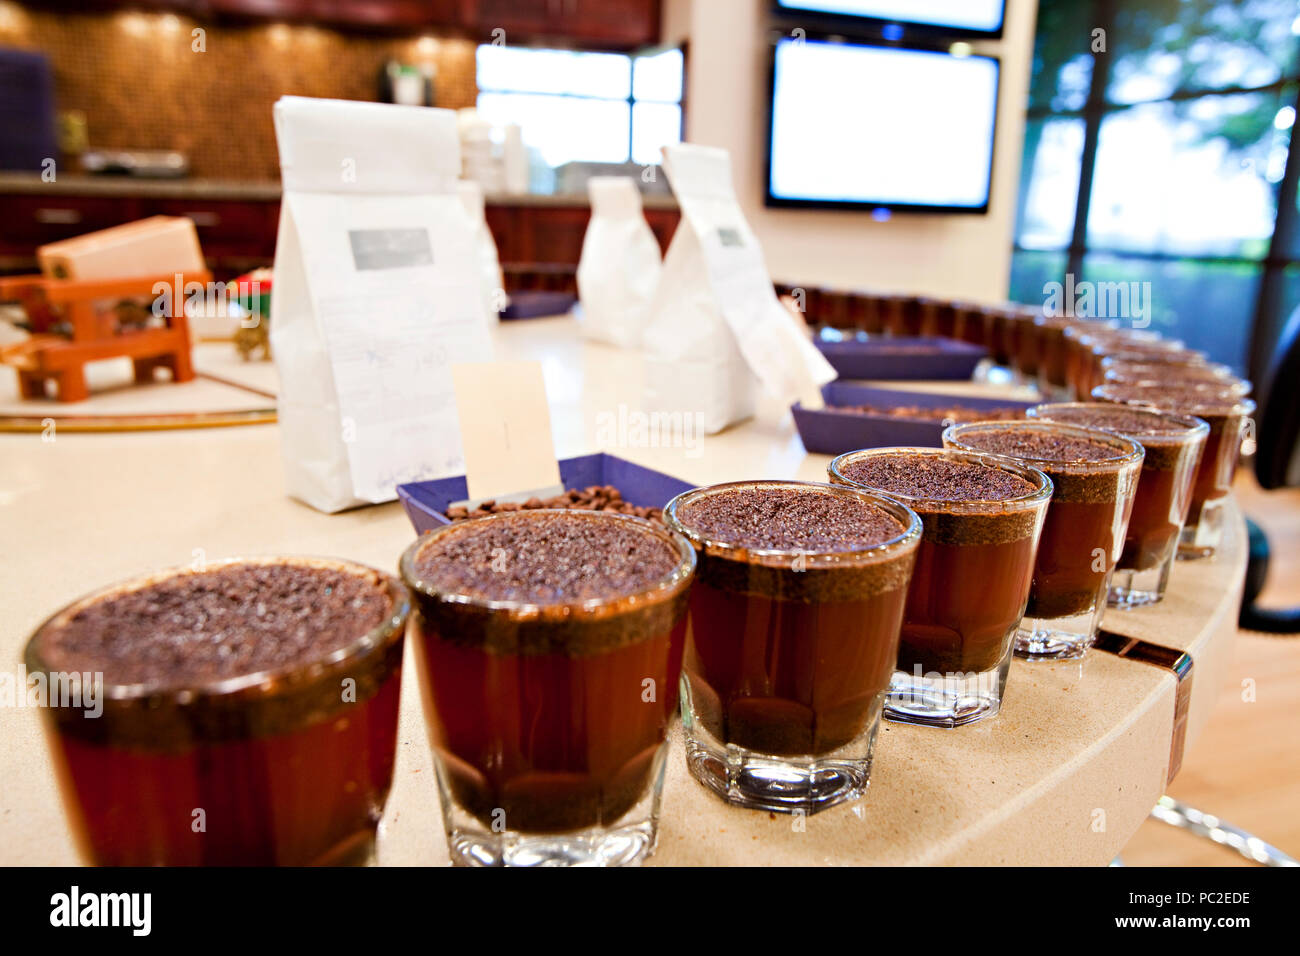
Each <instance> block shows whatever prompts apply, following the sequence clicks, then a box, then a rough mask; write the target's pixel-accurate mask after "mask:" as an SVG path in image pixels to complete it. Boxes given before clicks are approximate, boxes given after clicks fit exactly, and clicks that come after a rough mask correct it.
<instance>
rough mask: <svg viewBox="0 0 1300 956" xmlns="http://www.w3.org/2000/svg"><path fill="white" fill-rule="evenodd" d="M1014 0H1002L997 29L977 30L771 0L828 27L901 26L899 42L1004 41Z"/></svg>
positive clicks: (875, 29) (791, 15)
mask: <svg viewBox="0 0 1300 956" xmlns="http://www.w3.org/2000/svg"><path fill="white" fill-rule="evenodd" d="M1011 2H1012V0H1002V21H1001V22H1000V23H999V24H998V27H997V29H996V30H974V29H971V28H970V27H958V26H946V25H944V24H942V23H922V22H918V21H916V20H890V19H887V18H884V17H867V16H858V15H856V14H852V13H837V12H834V11H830V10H801V9H798V8H795V7H787V6H785V5H784V4H783V3H782V2H781V0H771V4H772V15H773V16H776V17H779V18H781V19H782V20H786V21H793V20H807V21H809V22H811V23H814V24H815V25H818V26H821V27H824V28H833V27H839V28H842V29H847V30H856V31H871V33H872V34H874V35H881V34H882V33H883V31H884V30H885V28H886V27H898V28H900V29H901V30H902V31H903V36H902V37H901V38H900V41H899V42H903V43H911V42H913V41H914V40H933V39H939V38H943V39H953V40H964V39H973V40H1000V39H1002V35H1003V32H1004V31H1005V30H1006V26H1007V6H1008V5H1009V4H1010V3H1011Z"/></svg>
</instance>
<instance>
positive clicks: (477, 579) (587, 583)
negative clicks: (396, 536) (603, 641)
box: [414, 511, 680, 605]
mask: <svg viewBox="0 0 1300 956" xmlns="http://www.w3.org/2000/svg"><path fill="white" fill-rule="evenodd" d="M679 561H680V557H679V555H678V554H677V552H676V550H675V549H674V548H673V547H672V546H671V545H670V544H669V543H668V542H667V541H665V540H664V539H663V538H662V537H660V535H658V534H656V533H654V532H653V531H651V530H650V528H648V527H646V526H645V525H642V524H641V523H640V522H638V521H633V520H627V521H621V520H608V521H607V520H592V519H590V518H587V517H583V516H582V515H581V514H580V513H565V512H554V511H549V512H540V511H538V512H517V513H515V514H514V515H513V516H512V517H510V518H508V519H505V520H499V519H498V520H488V521H479V520H471V521H465V522H463V523H461V524H459V525H456V526H455V527H454V528H453V529H452V530H449V531H446V532H443V533H441V534H438V535H434V536H432V537H431V538H430V539H429V540H428V541H427V542H426V543H425V544H424V546H423V547H421V548H420V549H419V551H418V552H417V553H416V556H415V562H414V563H415V570H416V572H417V573H418V574H419V575H420V577H421V578H422V579H423V580H424V581H425V582H426V583H428V584H429V585H430V586H431V587H433V588H434V589H436V590H438V591H441V592H443V593H444V594H461V595H465V596H467V597H470V598H473V599H476V600H481V601H506V602H511V603H516V604H536V605H554V604H577V603H582V602H585V601H593V600H611V599H617V598H622V597H627V596H628V595H631V594H635V593H637V592H638V591H644V590H645V589H647V588H649V587H651V586H652V585H654V584H655V583H656V582H658V581H661V580H663V579H664V578H665V577H667V576H668V575H669V574H671V573H672V571H673V568H675V567H676V566H677V564H678V562H679Z"/></svg>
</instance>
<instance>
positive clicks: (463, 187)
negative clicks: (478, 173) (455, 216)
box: [457, 179, 506, 326]
mask: <svg viewBox="0 0 1300 956" xmlns="http://www.w3.org/2000/svg"><path fill="white" fill-rule="evenodd" d="M457 188H458V190H459V192H460V200H461V203H462V204H463V205H464V206H465V215H467V216H469V222H470V226H471V227H472V228H473V230H474V246H475V249H476V251H477V253H478V282H479V297H480V298H481V299H482V300H483V315H484V318H485V319H486V321H487V324H488V325H489V326H493V325H496V324H497V322H499V321H500V319H501V310H502V309H504V308H505V305H506V302H505V299H506V292H505V287H506V280H505V275H504V274H503V273H502V271H501V260H500V259H498V258H497V243H496V240H495V239H493V238H492V230H491V229H489V228H488V224H487V207H486V204H485V202H484V199H483V187H482V186H480V185H479V184H478V183H476V182H472V181H470V180H468V179H462V180H461V181H460V182H459V183H457Z"/></svg>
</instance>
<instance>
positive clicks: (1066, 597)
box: [943, 421, 1143, 661]
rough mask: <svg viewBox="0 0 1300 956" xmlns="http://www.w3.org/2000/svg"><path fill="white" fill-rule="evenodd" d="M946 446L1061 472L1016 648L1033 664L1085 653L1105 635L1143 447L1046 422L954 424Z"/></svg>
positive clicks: (1057, 474) (1053, 476) (1106, 434)
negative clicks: (1101, 630) (1112, 584)
mask: <svg viewBox="0 0 1300 956" xmlns="http://www.w3.org/2000/svg"><path fill="white" fill-rule="evenodd" d="M943 444H944V447H946V448H958V449H961V450H962V451H973V452H980V453H983V454H993V455H1003V456H1006V457H1008V458H1013V459H1015V460H1017V461H1020V462H1021V463H1023V464H1026V465H1030V466H1032V467H1034V468H1037V469H1038V470H1039V471H1042V472H1044V473H1045V474H1046V475H1047V476H1048V477H1049V478H1051V479H1052V484H1053V486H1054V488H1053V491H1052V501H1051V504H1050V505H1049V506H1048V508H1047V519H1046V521H1045V522H1044V524H1043V534H1042V538H1041V539H1040V540H1039V543H1038V555H1037V557H1036V558H1035V561H1034V579H1033V584H1032V586H1031V587H1030V589H1029V605H1028V607H1027V608H1026V610H1025V617H1024V620H1023V621H1022V622H1021V624H1020V629H1019V631H1018V632H1017V634H1016V649H1015V652H1016V656H1018V657H1021V658H1023V659H1025V660H1031V661H1041V660H1066V659H1070V658H1076V657H1082V656H1083V655H1084V654H1085V653H1086V652H1087V650H1088V648H1089V647H1091V646H1092V643H1093V641H1094V640H1096V637H1097V626H1098V625H1099V624H1100V622H1101V615H1102V612H1103V611H1104V610H1105V608H1106V596H1107V593H1108V591H1109V588H1110V578H1111V573H1112V572H1113V571H1114V570H1115V564H1116V562H1117V561H1118V560H1119V557H1120V555H1121V554H1122V553H1123V549H1124V533H1125V529H1126V527H1127V526H1128V520H1129V514H1130V512H1131V511H1132V509H1133V496H1134V494H1135V492H1136V491H1137V480H1138V473H1139V470H1140V469H1141V467H1142V456H1143V451H1142V446H1141V445H1139V444H1138V443H1137V442H1135V441H1133V440H1132V439H1131V438H1125V437H1123V436H1122V435H1117V434H1115V433H1114V432H1105V431H1100V430H1098V429H1095V428H1081V427H1078V426H1075V425H1059V424H1056V423H1055V422H1043V421H1023V422H972V423H969V424H965V425H950V426H949V427H948V428H946V429H945V430H944V433H943Z"/></svg>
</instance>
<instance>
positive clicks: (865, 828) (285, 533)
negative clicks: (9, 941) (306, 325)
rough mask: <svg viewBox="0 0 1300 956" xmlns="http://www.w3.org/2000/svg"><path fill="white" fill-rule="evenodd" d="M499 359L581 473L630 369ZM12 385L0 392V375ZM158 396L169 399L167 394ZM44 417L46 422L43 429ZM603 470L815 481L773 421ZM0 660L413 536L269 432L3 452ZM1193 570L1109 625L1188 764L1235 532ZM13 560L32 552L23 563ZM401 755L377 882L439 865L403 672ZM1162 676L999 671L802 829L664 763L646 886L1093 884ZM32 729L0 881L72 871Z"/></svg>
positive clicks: (1148, 785) (1148, 735) (1221, 646)
mask: <svg viewBox="0 0 1300 956" xmlns="http://www.w3.org/2000/svg"><path fill="white" fill-rule="evenodd" d="M497 353H498V357H500V358H535V359H539V360H541V362H542V363H543V368H544V371H545V376H546V381H547V389H548V393H549V397H550V401H551V406H552V410H551V411H552V419H553V427H554V432H555V440H556V448H557V452H558V453H559V454H560V455H561V456H569V455H574V454H579V453H585V452H590V451H595V450H597V449H598V446H597V444H596V439H595V436H596V415H597V414H599V413H600V412H602V411H612V412H615V413H617V410H618V408H619V405H620V404H625V405H628V406H630V407H633V408H635V407H636V406H637V404H638V401H639V396H640V393H641V383H642V375H643V373H642V364H641V361H640V359H639V357H638V356H636V355H635V354H632V353H628V352H622V351H618V350H615V349H611V348H607V347H604V346H597V345H587V344H584V343H583V342H582V341H581V340H580V338H579V337H578V333H577V329H576V327H575V324H574V322H573V320H571V319H547V320H538V321H531V322H514V323H507V324H505V325H503V326H502V328H501V329H500V331H499V332H498V333H497ZM0 374H7V373H0ZM158 388H160V389H162V392H161V393H160V394H161V396H162V397H161V398H160V401H161V402H165V401H166V397H165V393H166V389H167V388H168V386H158ZM51 415H52V416H54V417H56V418H57V415H58V409H57V406H52V407H51ZM605 450H608V451H611V452H614V453H616V454H619V455H622V456H624V457H626V458H629V459H632V460H634V461H637V462H639V463H641V464H645V465H648V466H650V467H654V468H658V469H660V470H663V471H666V472H668V473H670V474H673V475H677V476H679V477H681V478H683V479H687V480H690V481H693V482H698V483H709V482H714V481H721V480H729V479H736V478H743V477H797V478H804V479H815V480H823V479H824V475H825V467H826V464H827V462H828V460H829V459H828V458H827V456H823V455H807V454H805V452H804V450H803V447H802V445H801V444H800V442H799V438H798V435H797V433H796V432H795V430H794V426H793V424H792V422H791V421H790V420H789V417H788V415H786V414H784V412H783V410H782V409H779V408H775V407H765V408H763V409H761V410H760V414H759V416H758V417H756V418H755V419H753V420H751V421H750V422H747V423H745V424H743V425H740V426H738V427H735V428H732V429H729V430H728V431H726V432H724V433H722V434H720V435H716V436H712V437H708V438H705V439H703V441H702V444H700V445H699V446H697V447H694V448H691V447H685V448H676V449H663V448H656V449H651V448H617V447H607V448H606V449H605ZM0 460H3V462H4V466H3V468H2V469H0V526H2V527H3V528H4V540H5V542H6V549H5V559H4V561H5V565H4V573H3V575H0V603H2V606H3V608H4V618H3V620H4V630H3V633H2V634H0V642H2V643H0V661H4V662H6V663H5V664H4V665H3V666H5V667H8V668H13V667H16V666H17V664H18V661H19V654H20V651H21V648H22V645H23V643H24V642H25V640H26V638H27V636H28V634H29V632H30V631H31V629H32V628H33V627H34V626H35V625H36V624H37V623H39V621H40V620H41V619H43V618H44V617H45V616H46V615H48V614H49V613H50V612H52V611H54V610H56V609H57V608H59V607H60V606H62V605H63V604H64V603H66V602H67V601H69V600H70V599H72V598H73V597H76V596H77V595H79V594H82V593H84V592H86V591H88V590H90V589H92V588H95V587H98V586H100V585H103V584H107V583H109V582H112V581H115V580H118V579H121V578H124V577H127V576H131V575H135V574H138V573H142V572H146V571H151V570H154V569H157V568H161V567H166V566H173V565H182V564H188V563H189V562H191V561H192V560H193V558H194V555H195V553H196V551H197V549H202V552H203V554H204V555H205V556H206V557H207V558H208V559H216V558H220V557H223V556H228V555H237V554H258V553H274V552H279V553H306V554H326V555H339V556H343V557H348V558H352V559H355V560H359V561H364V562H367V563H369V564H372V565H374V566H377V567H381V568H385V569H391V568H394V567H395V565H396V561H397V557H398V554H399V553H400V551H401V550H402V549H403V548H404V547H405V546H406V544H408V543H409V541H410V540H411V538H412V536H413V532H412V529H411V526H410V524H409V523H408V522H407V520H406V517H405V515H404V514H403V513H402V510H401V508H400V506H399V505H397V504H388V505H381V506H377V507H372V508H365V509H360V510H357V511H353V512H348V513H345V514H341V515H323V514H318V513H317V512H315V511H313V510H311V509H310V508H307V507H306V506H304V505H300V504H298V503H296V502H293V501H290V500H289V499H288V498H286V497H285V496H284V493H283V490H282V479H281V472H280V460H279V442H278V435H277V431H276V427H275V426H273V425H258V426H249V427H243V428H224V429H207V430H199V431H180V432H161V433H158V432H136V433H125V434H64V435H61V436H59V437H58V438H57V439H56V440H55V441H54V442H42V441H41V438H40V435H39V434H22V435H0ZM1229 528H1230V531H1229V535H1228V544H1227V547H1226V548H1225V549H1224V551H1223V553H1221V554H1220V555H1219V556H1218V557H1217V558H1215V559H1213V560H1211V561H1207V562H1196V563H1180V564H1179V565H1178V566H1177V567H1176V568H1175V571H1174V577H1173V581H1172V585H1171V588H1170V593H1169V600H1168V601H1167V602H1166V603H1165V604H1164V605H1162V606H1160V607H1158V608H1154V609H1148V610H1143V611H1136V612H1128V613H1127V614H1124V615H1116V614H1111V615H1110V616H1109V617H1108V619H1107V621H1106V626H1107V627H1109V628H1110V629H1112V630H1116V631H1120V632H1122V633H1124V634H1129V635H1133V636H1138V637H1143V638H1146V639H1148V640H1151V641H1155V642H1157V643H1161V644H1164V645H1166V646H1177V647H1179V648H1183V649H1187V650H1188V651H1190V652H1191V653H1192V655H1193V656H1194V658H1195V660H1196V669H1195V678H1194V683H1193V696H1192V713H1191V721H1190V727H1189V740H1188V746H1189V747H1191V746H1194V739H1195V736H1196V733H1197V732H1198V731H1199V728H1200V727H1201V725H1202V724H1203V722H1204V720H1205V719H1206V718H1207V717H1208V713H1209V709H1210V708H1209V702H1210V700H1212V698H1213V692H1214V691H1215V690H1216V689H1217V687H1218V685H1219V683H1220V678H1221V676H1222V667H1223V665H1224V663H1226V660H1227V658H1228V657H1229V656H1230V654H1231V641H1232V637H1233V635H1234V634H1235V633H1236V608H1237V601H1238V595H1239V591H1240V583H1241V578H1242V574H1243V570H1244V538H1245V534H1244V528H1243V527H1242V524H1241V520H1240V517H1239V516H1238V514H1237V512H1236V509H1235V508H1232V509H1231V513H1230V516H1229ZM16 542H23V543H25V544H16ZM403 681H404V687H403V702H402V717H401V725H400V729H399V744H398V747H399V755H398V762H397V771H396V777H395V780H394V786H393V791H392V794H391V797H390V799H389V803H388V807H387V812H386V813H385V816H384V821H383V823H382V824H381V833H380V841H379V850H378V856H379V862H380V863H381V864H390V865H419V864H433V865H443V864H446V863H447V860H448V857H447V850H446V845H445V842H444V838H443V833H442V825H441V817H440V813H439V809H438V797H437V793H436V788H435V784H434V780H433V774H432V767H431V761H430V755H429V748H428V744H427V741H426V738H425V733H424V726H423V721H422V717H421V714H420V706H419V703H420V702H419V695H418V690H417V687H416V684H415V672H414V668H410V667H408V668H406V673H405V674H404V676H403ZM1173 710H1174V678H1173V676H1172V674H1170V673H1169V672H1167V671H1164V670H1161V669H1159V668H1157V667H1153V666H1149V665H1146V664H1142V663H1139V662H1136V661H1131V660H1122V659H1120V658H1117V657H1114V656H1111V655H1109V654H1106V653H1102V652H1093V653H1092V654H1090V655H1089V656H1088V657H1087V658H1086V659H1084V660H1083V661H1082V662H1074V663H1059V664H1033V665H1031V664H1026V663H1024V662H1021V661H1016V662H1014V663H1013V665H1012V669H1011V677H1010V682H1009V684H1008V692H1007V699H1006V702H1005V704H1004V705H1003V709H1002V713H1001V714H1000V715H999V716H998V717H997V718H996V719H994V720H990V721H986V722H984V723H981V724H977V725H974V726H971V727H966V728H962V729H959V730H950V731H945V730H934V729H927V728H919V727H910V726H901V725H896V724H889V723H885V724H884V725H883V726H882V730H881V734H880V741H879V746H878V748H877V755H876V761H875V768H874V771H873V775H872V781H871V787H870V790H869V791H868V793H867V794H866V796H865V797H863V798H862V799H861V800H860V801H858V802H856V803H853V804H849V805H843V806H840V807H837V808H834V809H832V810H829V811H827V812H824V813H821V814H817V815H815V816H813V817H810V818H808V820H807V821H806V827H805V829H804V830H803V831H802V832H800V831H799V830H798V829H797V828H796V827H794V826H793V825H792V818H790V817H785V816H778V815H769V814H767V813H762V812H753V811H748V810H741V809H737V808H733V807H731V806H728V805H727V804H724V803H723V802H721V801H720V800H718V799H716V798H715V797H713V796H712V795H710V794H708V793H706V792H705V791H704V790H703V788H701V787H700V786H699V785H698V784H696V783H695V782H694V781H693V780H691V779H690V778H689V777H688V775H687V773H686V770H685V766H684V764H685V761H684V760H683V757H682V752H681V747H680V744H677V745H676V747H675V749H674V752H673V754H672V755H671V757H670V763H669V770H668V778H667V783H666V788H665V793H664V804H663V819H662V825H661V834H660V845H659V850H658V852H657V853H656V855H655V856H654V857H653V858H652V860H651V862H652V863H654V864H661V865H662V864H666V865H672V864H678V865H683V864H685V865H689V864H749V865H780V864H821V863H836V864H860V863H884V864H891V863H933V864H939V863H987V864H1009V863H1028V864H1104V863H1106V862H1107V861H1109V860H1110V859H1111V858H1112V857H1114V856H1115V854H1116V853H1117V852H1118V851H1119V849H1120V848H1121V847H1122V846H1123V845H1124V844H1125V843H1126V842H1127V841H1128V839H1129V837H1130V836H1131V835H1132V834H1133V832H1134V831H1135V830H1136V829H1137V827H1138V825H1139V824H1140V823H1141V821H1142V819H1143V818H1144V817H1145V816H1146V814H1147V811H1148V810H1149V809H1150V807H1151V806H1152V805H1153V803H1154V802H1155V800H1156V798H1157V797H1158V796H1159V795H1160V794H1161V793H1162V791H1163V789H1164V786H1165V778H1166V770H1167V764H1168V759H1169V746H1170V736H1171V728H1172V725H1173ZM38 718H39V714H38V713H36V712H34V711H30V710H25V709H13V708H0V741H3V745H2V746H0V780H3V781H4V786H3V788H2V789H0V804H2V805H0V864H21V863H51V864H66V863H73V862H76V857H75V854H74V851H73V848H72V845H71V842H70V840H69V839H68V838H67V836H66V828H65V826H64V822H63V816H62V810H61V807H60V804H59V799H58V792H57V788H56V785H55V781H54V778H53V773H52V769H51V765H50V762H49V759H48V756H47V753H46V749H45V744H44V741H43V739H42V737H41V733H40V727H39V722H38Z"/></svg>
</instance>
